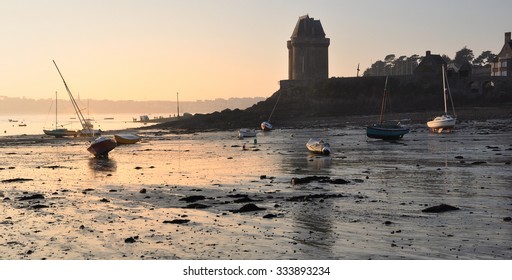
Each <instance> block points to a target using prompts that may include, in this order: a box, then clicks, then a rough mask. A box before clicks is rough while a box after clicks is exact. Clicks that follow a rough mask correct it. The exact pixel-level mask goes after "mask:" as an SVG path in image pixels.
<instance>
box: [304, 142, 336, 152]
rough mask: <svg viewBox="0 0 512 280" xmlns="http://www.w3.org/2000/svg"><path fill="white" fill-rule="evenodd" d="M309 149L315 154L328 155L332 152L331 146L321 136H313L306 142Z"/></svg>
mask: <svg viewBox="0 0 512 280" xmlns="http://www.w3.org/2000/svg"><path fill="white" fill-rule="evenodd" d="M306 147H307V148H308V150H309V151H310V152H312V153H315V154H323V155H328V154H330V153H331V146H330V145H329V143H326V142H324V140H321V139H320V138H311V139H309V141H308V142H307V143H306Z"/></svg>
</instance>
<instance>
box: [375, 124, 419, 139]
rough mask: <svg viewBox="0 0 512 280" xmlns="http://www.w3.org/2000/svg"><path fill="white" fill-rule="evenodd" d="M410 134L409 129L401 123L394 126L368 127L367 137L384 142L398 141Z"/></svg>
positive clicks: (378, 125) (376, 125) (377, 125)
mask: <svg viewBox="0 0 512 280" xmlns="http://www.w3.org/2000/svg"><path fill="white" fill-rule="evenodd" d="M407 133H409V128H407V127H404V126H402V125H401V124H400V122H398V123H396V124H393V123H389V124H373V125H369V126H367V127H366V136H368V137H369V138H375V139H382V140H398V139H400V138H402V137H404V134H407Z"/></svg>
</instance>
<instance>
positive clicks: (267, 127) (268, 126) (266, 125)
mask: <svg viewBox="0 0 512 280" xmlns="http://www.w3.org/2000/svg"><path fill="white" fill-rule="evenodd" d="M260 126H261V130H263V131H271V130H272V125H271V124H270V123H269V122H262V123H261V125H260Z"/></svg>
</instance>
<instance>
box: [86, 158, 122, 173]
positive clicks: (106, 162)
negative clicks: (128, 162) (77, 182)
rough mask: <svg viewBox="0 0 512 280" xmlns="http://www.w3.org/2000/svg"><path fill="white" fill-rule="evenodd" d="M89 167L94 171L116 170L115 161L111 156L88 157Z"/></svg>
mask: <svg viewBox="0 0 512 280" xmlns="http://www.w3.org/2000/svg"><path fill="white" fill-rule="evenodd" d="M89 168H90V169H91V170H92V171H94V172H96V171H98V172H115V171H116V170H117V163H116V161H115V160H114V159H112V158H107V157H103V158H97V157H93V158H89Z"/></svg>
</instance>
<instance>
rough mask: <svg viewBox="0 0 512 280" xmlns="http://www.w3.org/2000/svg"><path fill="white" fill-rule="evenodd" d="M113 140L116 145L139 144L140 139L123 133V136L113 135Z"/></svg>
mask: <svg viewBox="0 0 512 280" xmlns="http://www.w3.org/2000/svg"><path fill="white" fill-rule="evenodd" d="M114 139H116V142H117V144H118V145H123V144H135V143H137V142H139V141H140V140H141V139H142V137H140V136H139V135H136V134H131V133H123V134H114Z"/></svg>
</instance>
